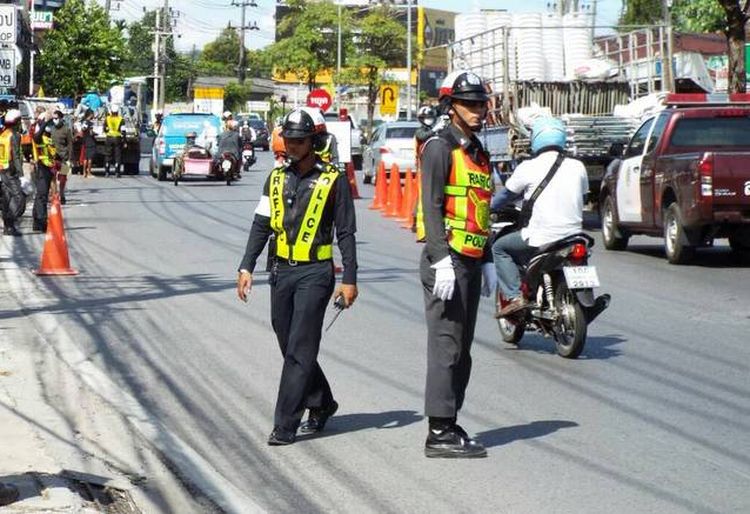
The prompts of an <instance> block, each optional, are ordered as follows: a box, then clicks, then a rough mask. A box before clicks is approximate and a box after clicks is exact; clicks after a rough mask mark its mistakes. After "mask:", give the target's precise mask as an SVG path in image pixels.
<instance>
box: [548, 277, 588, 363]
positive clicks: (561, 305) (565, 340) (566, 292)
mask: <svg viewBox="0 0 750 514" xmlns="http://www.w3.org/2000/svg"><path fill="white" fill-rule="evenodd" d="M555 307H556V308H557V310H558V312H559V314H560V320H559V321H558V322H557V325H556V327H555V349H556V350H557V354H558V355H559V356H560V357H565V358H566V359H575V358H577V357H578V356H579V355H581V352H582V351H583V347H584V345H585V344H586V331H587V328H588V327H587V325H586V317H585V316H584V313H583V307H582V306H581V304H580V303H578V299H577V298H576V295H575V293H574V292H573V291H571V290H570V289H568V285H567V284H566V283H565V278H564V277H563V276H560V277H558V283H557V287H556V288H555Z"/></svg>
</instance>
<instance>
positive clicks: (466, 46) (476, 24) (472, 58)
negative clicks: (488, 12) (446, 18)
mask: <svg viewBox="0 0 750 514" xmlns="http://www.w3.org/2000/svg"><path fill="white" fill-rule="evenodd" d="M454 30H455V34H456V41H459V40H462V39H466V38H473V41H472V40H468V41H466V42H464V43H463V44H462V45H461V48H460V49H458V50H459V51H461V52H463V55H464V60H465V65H466V67H468V68H469V69H470V70H472V71H474V72H475V73H477V74H478V75H481V74H482V64H483V62H484V55H483V49H482V46H483V45H482V37H481V36H479V37H474V36H478V35H479V34H481V33H482V32H484V31H485V30H486V29H485V19H484V15H483V14H482V13H479V12H476V13H463V14H457V15H456V18H455V22H454Z"/></svg>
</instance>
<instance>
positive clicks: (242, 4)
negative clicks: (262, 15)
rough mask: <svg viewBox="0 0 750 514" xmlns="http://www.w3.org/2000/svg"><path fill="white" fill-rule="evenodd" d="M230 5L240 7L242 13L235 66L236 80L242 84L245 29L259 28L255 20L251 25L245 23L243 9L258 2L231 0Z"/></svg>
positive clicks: (254, 5)
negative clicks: (238, 54) (236, 64)
mask: <svg viewBox="0 0 750 514" xmlns="http://www.w3.org/2000/svg"><path fill="white" fill-rule="evenodd" d="M232 5H233V6H235V7H239V8H240V9H242V15H241V17H240V20H241V22H240V26H239V27H238V28H239V29H240V59H239V64H238V66H237V80H239V82H240V84H244V83H245V75H246V74H247V73H246V72H247V64H245V30H259V29H258V24H257V23H256V22H254V23H253V24H252V25H245V9H246V8H247V7H258V4H256V3H255V1H254V0H250V1H244V0H243V1H242V2H236V1H235V0H232Z"/></svg>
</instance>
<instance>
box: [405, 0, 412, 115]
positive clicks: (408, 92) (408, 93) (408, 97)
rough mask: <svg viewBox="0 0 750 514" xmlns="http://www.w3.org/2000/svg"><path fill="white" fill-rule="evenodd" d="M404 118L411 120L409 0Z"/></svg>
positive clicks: (409, 9) (407, 7)
mask: <svg viewBox="0 0 750 514" xmlns="http://www.w3.org/2000/svg"><path fill="white" fill-rule="evenodd" d="M406 119H407V120H409V121H411V0H407V2H406Z"/></svg>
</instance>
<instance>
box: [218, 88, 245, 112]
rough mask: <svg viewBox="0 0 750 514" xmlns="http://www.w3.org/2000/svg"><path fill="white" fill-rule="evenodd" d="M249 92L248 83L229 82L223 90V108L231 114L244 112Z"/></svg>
mask: <svg viewBox="0 0 750 514" xmlns="http://www.w3.org/2000/svg"><path fill="white" fill-rule="evenodd" d="M250 92H251V86H250V84H249V83H247V82H246V83H244V84H240V83H239V82H230V83H229V84H227V85H226V87H225V88H224V108H225V109H226V110H228V111H232V112H242V111H244V110H245V103H246V102H247V101H248V100H250Z"/></svg>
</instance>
